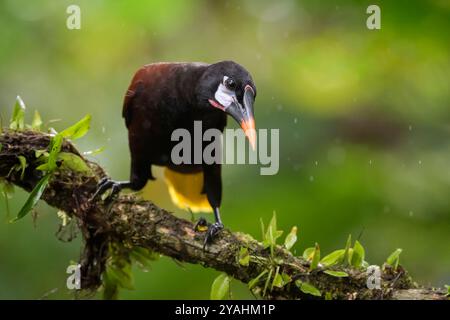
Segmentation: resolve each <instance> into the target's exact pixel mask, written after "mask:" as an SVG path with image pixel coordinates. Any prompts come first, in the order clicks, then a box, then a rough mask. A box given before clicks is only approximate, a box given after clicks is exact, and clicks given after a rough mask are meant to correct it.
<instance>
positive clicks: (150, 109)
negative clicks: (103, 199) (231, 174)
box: [94, 61, 256, 244]
mask: <svg viewBox="0 0 450 320" xmlns="http://www.w3.org/2000/svg"><path fill="white" fill-rule="evenodd" d="M255 96H256V87H255V84H254V83H253V80H252V77H251V75H250V73H249V72H248V71H247V70H246V69H244V68H243V67H242V66H241V65H239V64H237V63H235V62H233V61H221V62H218V63H214V64H206V63H153V64H149V65H145V66H144V67H142V68H141V69H139V70H138V71H137V72H136V74H135V75H134V77H133V79H132V81H131V84H130V86H129V88H128V91H127V93H126V95H125V99H124V104H123V113H122V115H123V117H124V118H125V124H126V126H127V128H128V139H129V148H130V153H131V173H130V181H123V182H118V181H113V180H109V179H103V180H102V181H100V183H99V186H98V189H97V192H96V194H95V196H94V197H96V196H97V195H99V194H102V193H104V192H105V191H106V190H107V189H109V188H111V194H110V197H111V196H112V195H114V194H116V193H117V192H119V191H120V190H121V189H123V188H130V189H132V190H141V189H142V188H143V187H144V186H145V185H146V183H147V181H148V180H149V179H151V180H154V177H153V176H152V173H151V166H152V165H157V166H164V167H166V170H165V180H166V182H167V184H168V186H169V192H170V195H171V197H172V200H174V202H175V203H176V204H177V205H178V206H180V207H183V208H189V209H191V210H192V211H206V210H207V211H211V209H212V211H214V216H215V223H214V224H212V225H210V226H209V228H208V231H207V234H206V237H205V244H206V243H208V242H209V241H210V240H212V238H213V237H214V236H215V235H216V234H217V233H218V232H219V231H220V230H221V229H222V228H223V224H222V221H221V219H220V214H219V207H220V204H221V199H222V179H221V164H220V163H215V164H206V163H204V162H202V163H201V164H179V165H176V164H174V163H173V161H172V160H171V156H170V155H171V151H172V148H173V146H174V145H175V144H176V142H174V141H171V135H172V132H173V131H174V130H175V129H177V128H184V129H187V130H188V131H189V132H190V133H191V136H192V134H193V128H194V121H202V128H203V130H206V129H210V128H215V129H219V130H220V131H221V132H223V130H224V127H225V126H226V121H227V114H229V115H230V116H231V117H232V118H233V119H234V120H236V121H237V122H238V123H239V124H240V126H241V127H242V129H243V130H244V131H245V133H246V136H247V138H248V140H249V142H250V144H251V145H252V147H253V148H254V147H255V143H256V134H255V122H254V117H253V103H254V99H255ZM203 148H204V145H203ZM202 151H203V150H202ZM202 154H203V153H202ZM191 155H193V153H192V152H191ZM191 163H194V162H193V161H192V162H191ZM201 221H202V222H203V223H205V221H204V220H203V219H202V220H201Z"/></svg>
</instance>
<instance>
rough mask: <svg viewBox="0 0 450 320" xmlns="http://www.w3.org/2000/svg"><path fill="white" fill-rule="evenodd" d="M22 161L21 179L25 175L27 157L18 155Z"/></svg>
mask: <svg viewBox="0 0 450 320" xmlns="http://www.w3.org/2000/svg"><path fill="white" fill-rule="evenodd" d="M17 158H18V159H19V162H20V170H21V172H20V180H23V176H24V175H25V169H26V168H27V166H28V165H27V159H26V158H25V157H24V156H18V157H17Z"/></svg>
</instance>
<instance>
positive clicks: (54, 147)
mask: <svg viewBox="0 0 450 320" xmlns="http://www.w3.org/2000/svg"><path fill="white" fill-rule="evenodd" d="M62 143H63V137H62V135H61V134H57V135H55V136H54V137H53V138H52V139H51V140H50V152H49V155H48V160H47V168H46V170H47V171H54V170H55V169H56V168H57V166H56V160H57V159H58V154H59V152H60V151H61V147H62ZM40 167H41V166H39V167H37V168H36V169H39V168H40ZM39 170H42V169H39Z"/></svg>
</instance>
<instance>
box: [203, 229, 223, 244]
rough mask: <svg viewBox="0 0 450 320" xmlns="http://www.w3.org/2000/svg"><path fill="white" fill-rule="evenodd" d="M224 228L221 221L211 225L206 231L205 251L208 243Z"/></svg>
mask: <svg viewBox="0 0 450 320" xmlns="http://www.w3.org/2000/svg"><path fill="white" fill-rule="evenodd" d="M222 229H223V224H222V223H220V222H215V223H213V224H211V225H210V226H209V228H208V231H206V235H205V240H204V241H203V251H205V248H206V246H207V245H208V244H211V243H212V241H213V240H214V238H215V237H216V236H217V235H218V234H219V233H220V231H221V230H222Z"/></svg>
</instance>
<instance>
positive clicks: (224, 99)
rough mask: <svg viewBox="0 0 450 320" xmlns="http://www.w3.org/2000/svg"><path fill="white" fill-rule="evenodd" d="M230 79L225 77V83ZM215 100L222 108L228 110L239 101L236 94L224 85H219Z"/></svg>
mask: <svg viewBox="0 0 450 320" xmlns="http://www.w3.org/2000/svg"><path fill="white" fill-rule="evenodd" d="M226 79H228V77H227V76H225V77H223V81H225V80H226ZM214 98H215V99H216V100H217V102H219V103H220V104H221V105H222V106H224V107H225V109H226V108H228V107H229V106H230V104H231V103H232V102H233V101H235V100H237V97H236V93H235V92H234V91H233V90H230V89H228V88H227V87H225V86H224V85H223V83H221V84H219V86H218V87H217V90H216V93H215V94H214Z"/></svg>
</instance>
